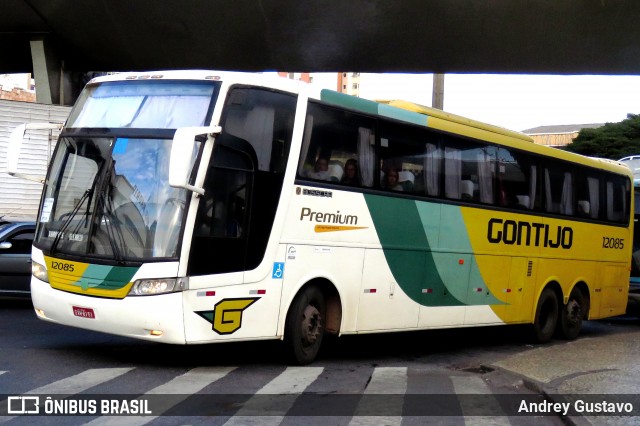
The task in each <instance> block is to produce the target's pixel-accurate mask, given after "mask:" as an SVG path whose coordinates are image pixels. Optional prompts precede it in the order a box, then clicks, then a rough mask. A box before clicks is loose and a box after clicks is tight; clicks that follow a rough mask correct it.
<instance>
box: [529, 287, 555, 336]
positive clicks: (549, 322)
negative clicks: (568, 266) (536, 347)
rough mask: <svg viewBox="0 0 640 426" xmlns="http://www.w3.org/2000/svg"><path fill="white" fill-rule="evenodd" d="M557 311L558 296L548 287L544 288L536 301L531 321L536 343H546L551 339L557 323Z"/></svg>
mask: <svg viewBox="0 0 640 426" xmlns="http://www.w3.org/2000/svg"><path fill="white" fill-rule="evenodd" d="M558 311H559V310H558V296H556V293H555V292H554V291H553V289H551V288H550V287H547V288H545V289H544V290H543V291H542V293H541V294H540V299H538V307H537V308H536V316H535V318H534V320H533V334H534V338H535V340H536V341H537V342H538V343H546V342H548V341H549V340H551V337H553V333H554V332H555V330H556V325H557V323H558V313H559V312H558Z"/></svg>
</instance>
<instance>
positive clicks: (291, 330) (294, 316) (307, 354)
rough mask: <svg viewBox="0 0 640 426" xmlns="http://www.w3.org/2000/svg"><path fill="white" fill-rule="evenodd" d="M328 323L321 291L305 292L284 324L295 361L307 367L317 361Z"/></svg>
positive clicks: (301, 293) (300, 294) (302, 292)
mask: <svg viewBox="0 0 640 426" xmlns="http://www.w3.org/2000/svg"><path fill="white" fill-rule="evenodd" d="M325 321H326V305H325V300H324V295H323V294H322V291H320V289H319V288H318V287H317V286H315V285H311V286H308V287H306V288H305V289H303V291H301V292H300V293H299V294H298V295H297V296H296V298H295V299H294V301H293V303H292V304H291V308H290V309H289V313H288V314H287V320H286V323H285V332H284V333H285V336H284V340H285V344H286V346H287V351H288V353H289V355H290V356H291V358H292V361H294V362H295V363H297V364H300V365H306V364H309V363H311V362H313V360H314V359H315V358H316V356H317V355H318V351H319V350H320V345H321V344H322V338H323V337H324V325H325Z"/></svg>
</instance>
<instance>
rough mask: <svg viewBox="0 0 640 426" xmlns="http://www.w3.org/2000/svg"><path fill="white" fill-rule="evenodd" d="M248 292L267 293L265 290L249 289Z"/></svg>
mask: <svg viewBox="0 0 640 426" xmlns="http://www.w3.org/2000/svg"><path fill="white" fill-rule="evenodd" d="M249 294H267V290H249Z"/></svg>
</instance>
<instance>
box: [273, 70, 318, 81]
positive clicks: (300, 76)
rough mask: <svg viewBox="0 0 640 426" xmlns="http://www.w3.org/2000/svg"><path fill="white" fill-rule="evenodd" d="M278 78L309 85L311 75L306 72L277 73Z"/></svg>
mask: <svg viewBox="0 0 640 426" xmlns="http://www.w3.org/2000/svg"><path fill="white" fill-rule="evenodd" d="M278 77H284V78H290V79H291V80H301V81H305V82H307V83H311V80H312V78H311V74H309V73H308V72H281V71H278Z"/></svg>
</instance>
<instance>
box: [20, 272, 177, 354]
mask: <svg viewBox="0 0 640 426" xmlns="http://www.w3.org/2000/svg"><path fill="white" fill-rule="evenodd" d="M31 298H32V300H33V307H34V309H35V311H36V314H37V315H38V317H39V318H41V319H43V320H46V321H51V322H54V323H57V324H63V325H69V326H72V327H78V328H84V329H87V330H93V331H100V332H103V333H108V334H115V335H119V336H126V337H133V338H136V339H144V340H154V341H158V342H162V343H174V344H185V343H186V341H185V333H184V316H183V305H182V293H169V294H163V295H157V296H138V297H125V298H124V299H106V298H100V297H89V296H83V295H80V294H74V293H67V292H63V291H60V290H55V289H53V288H51V286H50V285H49V284H48V283H45V282H43V281H40V280H38V279H36V278H34V277H32V278H31Z"/></svg>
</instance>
